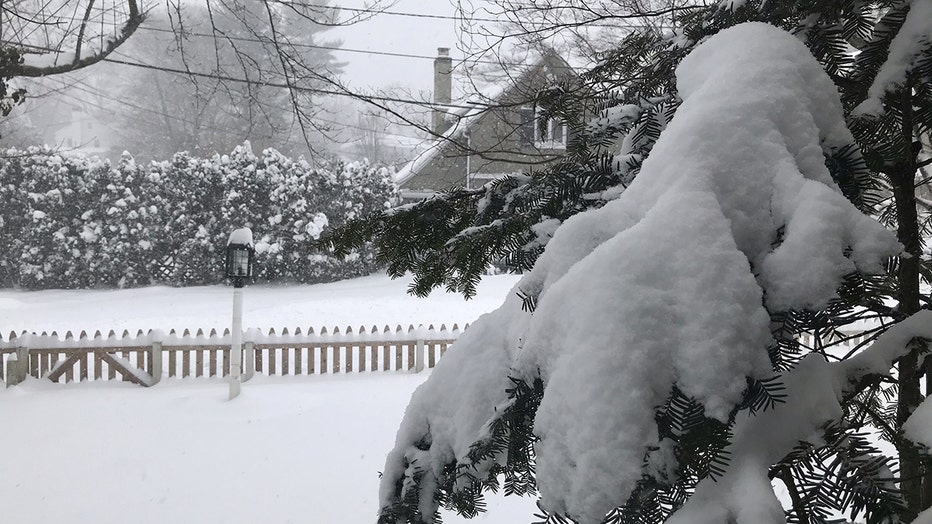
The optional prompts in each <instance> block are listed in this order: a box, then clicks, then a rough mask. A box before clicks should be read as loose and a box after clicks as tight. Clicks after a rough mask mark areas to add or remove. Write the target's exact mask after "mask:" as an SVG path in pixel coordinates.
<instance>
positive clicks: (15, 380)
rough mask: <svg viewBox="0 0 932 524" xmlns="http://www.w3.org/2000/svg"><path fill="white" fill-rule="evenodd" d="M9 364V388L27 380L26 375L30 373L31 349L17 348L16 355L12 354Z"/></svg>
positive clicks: (7, 362) (8, 360)
mask: <svg viewBox="0 0 932 524" xmlns="http://www.w3.org/2000/svg"><path fill="white" fill-rule="evenodd" d="M6 364H7V368H6V369H7V381H6V385H7V387H10V386H15V385H17V384H19V383H21V382H22V381H24V380H26V374H27V373H28V372H29V348H28V347H26V346H20V347H17V348H16V352H15V353H11V354H10V358H9V359H7V361H6Z"/></svg>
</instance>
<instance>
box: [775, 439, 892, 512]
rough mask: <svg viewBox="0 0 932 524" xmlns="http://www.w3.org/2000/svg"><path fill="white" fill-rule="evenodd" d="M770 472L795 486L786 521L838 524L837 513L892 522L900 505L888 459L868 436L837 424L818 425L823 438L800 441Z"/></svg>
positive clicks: (890, 463) (890, 462) (890, 461)
mask: <svg viewBox="0 0 932 524" xmlns="http://www.w3.org/2000/svg"><path fill="white" fill-rule="evenodd" d="M771 475H772V476H774V477H775V478H779V479H781V480H783V481H784V482H789V483H792V484H794V485H795V486H796V488H797V493H798V497H797V498H796V499H795V500H794V501H793V507H792V508H791V509H790V510H789V511H788V512H787V521H788V522H789V523H791V524H796V523H802V522H809V523H822V522H837V520H836V519H837V515H838V514H843V515H846V516H847V517H848V518H850V519H851V520H855V521H857V520H859V519H863V521H864V522H867V523H868V524H875V523H876V524H881V523H887V522H896V521H897V515H899V514H900V513H901V512H902V511H903V510H904V509H905V504H904V502H903V499H902V497H901V496H900V493H899V491H898V490H897V488H896V486H895V481H894V478H895V477H894V471H893V465H892V460H891V459H890V458H889V457H887V456H885V455H883V454H882V453H881V452H880V450H878V449H877V448H876V447H875V446H874V445H873V444H872V443H871V440H870V438H869V436H868V435H867V434H864V433H859V432H857V431H855V430H854V429H851V428H848V427H846V426H845V425H843V424H841V423H839V422H832V423H829V424H827V425H826V426H825V427H823V430H822V442H819V443H810V442H800V443H799V445H797V446H796V448H795V449H794V450H793V451H792V452H791V453H790V454H788V455H787V456H786V457H785V458H784V459H783V460H782V461H781V462H780V463H778V464H776V465H774V466H773V467H772V468H771Z"/></svg>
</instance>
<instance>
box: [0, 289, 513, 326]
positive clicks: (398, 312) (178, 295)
mask: <svg viewBox="0 0 932 524" xmlns="http://www.w3.org/2000/svg"><path fill="white" fill-rule="evenodd" d="M517 281H518V277H517V276H516V275H497V276H490V277H486V278H485V279H484V280H483V281H482V283H480V284H479V288H478V291H477V294H476V296H475V297H474V298H473V299H471V300H468V301H467V300H463V298H462V296H460V295H456V294H448V293H443V292H442V291H435V292H434V293H433V294H431V295H430V297H428V298H426V299H421V298H417V297H414V296H411V295H408V294H407V292H406V290H407V288H408V285H409V284H410V283H411V280H410V279H407V278H403V279H396V280H391V279H389V278H388V277H386V276H384V275H373V276H368V277H362V278H356V279H352V280H344V281H341V282H333V283H330V284H319V285H315V286H249V287H247V288H246V291H245V294H244V305H243V317H244V319H243V324H244V325H245V326H246V327H257V328H266V329H268V328H275V329H276V330H279V329H281V328H285V327H287V328H288V329H289V330H293V329H294V328H296V327H301V329H306V328H308V327H313V328H314V329H315V330H316V329H319V328H320V327H324V326H326V327H328V329H330V328H333V327H334V326H339V327H340V329H341V330H342V329H343V328H345V327H346V326H347V325H352V326H353V327H358V326H360V325H364V326H371V325H378V326H380V327H381V326H383V325H386V324H387V325H391V326H392V327H394V326H395V325H397V324H401V325H402V326H404V327H407V326H408V325H409V324H413V325H414V326H417V325H418V324H424V325H425V326H427V325H429V324H435V325H437V327H439V326H440V324H444V323H445V324H446V325H447V327H450V326H451V325H452V324H453V323H454V322H456V323H459V325H460V327H462V326H463V324H464V323H466V322H472V321H473V320H475V319H476V318H477V317H478V316H479V315H481V314H483V313H486V312H488V311H491V310H493V309H495V308H496V307H498V306H499V305H500V304H501V303H502V301H503V300H504V298H505V295H506V294H507V293H508V291H509V290H510V289H511V287H512V286H513V285H514V284H515V283H516V282H517ZM232 304H233V290H232V288H230V287H225V286H207V287H190V288H172V287H150V288H142V289H128V290H112V291H110V290H107V291H61V290H51V291H35V292H22V291H9V290H5V291H4V290H0V332H2V333H3V334H4V338H6V335H9V332H10V331H16V332H19V331H21V330H27V331H38V332H41V331H49V332H51V331H52V330H56V331H58V333H60V334H61V333H64V332H65V331H68V330H70V331H75V332H79V331H81V330H86V331H87V332H88V333H93V331H94V330H100V331H102V332H107V331H109V330H111V329H113V330H114V331H116V332H118V333H119V332H120V331H122V330H124V329H127V330H129V331H131V332H133V333H135V331H136V330H139V329H142V330H144V331H145V330H148V329H156V328H159V329H165V330H167V329H177V330H182V329H186V328H187V329H192V330H195V329H197V328H204V329H205V331H207V330H208V329H209V328H217V329H218V331H220V330H222V329H223V328H226V327H229V325H230V319H231V312H232V309H231V308H232Z"/></svg>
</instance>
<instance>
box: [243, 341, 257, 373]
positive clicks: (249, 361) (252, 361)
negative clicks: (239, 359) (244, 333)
mask: <svg viewBox="0 0 932 524" xmlns="http://www.w3.org/2000/svg"><path fill="white" fill-rule="evenodd" d="M244 346H245V347H246V355H245V356H246V362H245V364H246V372H245V373H244V374H243V375H244V377H243V380H244V381H246V380H249V379H251V378H252V376H253V375H255V374H256V350H255V349H254V348H255V343H254V342H246V343H245V344H244Z"/></svg>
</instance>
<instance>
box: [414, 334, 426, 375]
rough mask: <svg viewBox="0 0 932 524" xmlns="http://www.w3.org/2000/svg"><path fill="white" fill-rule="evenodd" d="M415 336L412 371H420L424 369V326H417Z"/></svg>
mask: <svg viewBox="0 0 932 524" xmlns="http://www.w3.org/2000/svg"><path fill="white" fill-rule="evenodd" d="M415 336H416V337H417V342H416V343H415V344H416V345H415V348H414V372H415V373H420V372H421V371H424V351H425V344H424V338H426V333H425V332H424V326H418V327H417V334H416V335H415Z"/></svg>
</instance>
